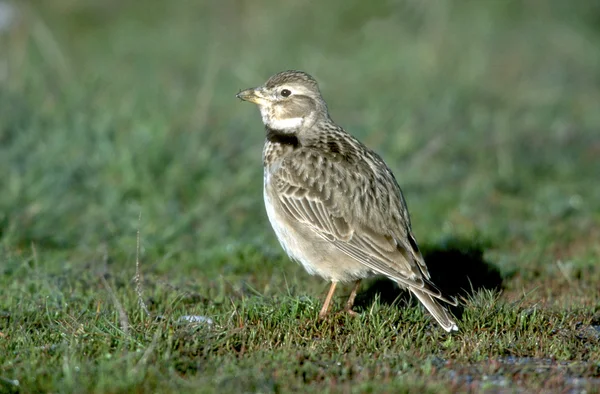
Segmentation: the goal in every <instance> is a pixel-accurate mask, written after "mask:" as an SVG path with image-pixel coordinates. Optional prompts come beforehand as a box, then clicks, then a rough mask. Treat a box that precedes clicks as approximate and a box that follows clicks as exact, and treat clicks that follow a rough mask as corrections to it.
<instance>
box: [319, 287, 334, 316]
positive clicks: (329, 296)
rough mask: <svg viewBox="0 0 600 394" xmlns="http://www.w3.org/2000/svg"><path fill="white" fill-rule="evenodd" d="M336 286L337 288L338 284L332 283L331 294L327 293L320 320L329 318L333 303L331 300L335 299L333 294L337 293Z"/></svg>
mask: <svg viewBox="0 0 600 394" xmlns="http://www.w3.org/2000/svg"><path fill="white" fill-rule="evenodd" d="M335 286H337V282H331V287H329V293H327V297H325V302H324V303H323V307H322V308H321V312H319V318H320V319H324V318H325V316H327V311H328V310H329V304H330V303H331V299H332V298H333V293H335Z"/></svg>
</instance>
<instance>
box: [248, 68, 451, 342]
mask: <svg viewBox="0 0 600 394" xmlns="http://www.w3.org/2000/svg"><path fill="white" fill-rule="evenodd" d="M236 96H237V97H238V98H239V99H241V100H243V101H248V102H251V103H254V104H257V105H258V108H259V110H260V114H261V117H262V121H263V123H264V126H265V131H266V140H265V144H264V147H263V155H262V159H263V166H264V186H263V195H264V201H265V208H266V211H267V216H268V218H269V221H270V223H271V226H272V227H273V230H274V232H275V234H276V236H277V238H278V240H279V243H280V244H281V246H282V247H283V249H284V250H285V252H286V253H287V255H288V256H289V257H290V258H291V259H292V260H295V261H296V262H299V263H300V264H301V265H302V266H303V267H304V268H305V270H306V271H307V272H308V273H309V274H311V275H317V276H320V277H321V278H323V279H325V280H327V281H329V282H331V285H330V287H329V291H328V293H327V296H326V298H325V301H324V302H323V306H322V308H321V310H320V312H319V317H320V318H321V319H324V318H325V317H326V316H327V315H328V311H329V306H330V303H331V300H332V297H333V295H334V293H335V289H336V286H337V284H338V283H340V282H341V283H348V282H354V286H353V287H352V291H351V293H350V296H349V298H348V301H347V302H346V306H345V310H346V311H347V312H348V313H349V314H351V315H356V314H357V313H356V312H354V311H353V309H352V308H353V306H354V301H355V298H356V294H357V292H358V290H359V288H360V283H361V280H362V279H364V278H369V277H372V276H377V275H383V276H385V277H387V278H389V279H391V280H392V281H394V282H396V283H397V284H398V285H399V286H400V287H401V288H404V289H408V290H409V291H410V292H411V293H412V294H414V295H415V296H416V297H417V298H418V299H419V300H420V301H421V303H422V304H423V305H424V306H425V308H426V309H427V310H428V311H429V312H430V313H431V315H432V316H433V317H434V318H435V320H436V321H437V322H438V323H439V324H440V326H441V327H442V328H443V329H444V330H446V331H447V332H451V331H457V330H458V325H457V324H456V322H455V321H454V318H453V317H452V315H451V314H450V313H449V312H448V310H447V309H446V308H445V307H444V306H443V305H442V304H441V303H440V302H443V303H446V304H450V305H454V306H456V305H457V302H456V300H454V299H452V300H451V299H449V298H447V297H445V296H444V295H443V294H442V292H441V291H440V289H439V288H438V287H436V286H435V284H433V283H432V281H431V277H430V274H429V271H428V269H427V265H426V264H425V260H424V259H423V256H422V254H421V252H420V251H419V247H418V245H417V241H416V239H415V236H414V234H413V231H412V228H411V222H410V217H409V212H408V209H407V205H406V201H405V199H404V196H403V194H402V191H401V189H400V186H399V185H398V182H397V181H396V178H395V176H394V174H393V173H392V171H391V170H390V168H389V167H388V166H387V165H386V163H385V162H384V161H383V159H382V158H381V157H380V156H379V155H378V154H376V153H375V152H374V151H372V150H370V149H369V148H367V147H366V146H365V145H363V144H362V143H361V142H360V141H359V140H358V139H356V138H355V137H353V136H352V135H351V134H349V133H348V132H346V131H345V130H344V129H343V128H342V127H341V126H339V125H338V124H336V123H335V122H334V121H333V120H332V119H331V116H330V115H329V110H328V108H327V104H326V102H325V100H324V99H323V97H322V95H321V91H320V89H319V86H318V84H317V81H316V80H315V79H314V78H313V77H312V76H310V75H309V74H307V73H305V72H303V71H297V70H288V71H283V72H279V73H277V74H275V75H273V76H271V77H270V78H269V79H268V80H267V81H266V83H264V84H263V85H261V86H258V87H256V88H250V89H246V90H243V91H240V92H238V93H237V95H236Z"/></svg>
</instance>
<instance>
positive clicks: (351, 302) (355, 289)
mask: <svg viewBox="0 0 600 394" xmlns="http://www.w3.org/2000/svg"><path fill="white" fill-rule="evenodd" d="M361 280H362V279H359V280H357V281H356V282H355V283H354V287H353V288H352V291H351V292H350V297H348V302H346V312H348V313H349V314H350V315H352V316H356V315H358V313H356V312H354V311H353V310H352V307H353V306H354V299H355V298H356V293H357V292H358V289H359V288H360V281H361Z"/></svg>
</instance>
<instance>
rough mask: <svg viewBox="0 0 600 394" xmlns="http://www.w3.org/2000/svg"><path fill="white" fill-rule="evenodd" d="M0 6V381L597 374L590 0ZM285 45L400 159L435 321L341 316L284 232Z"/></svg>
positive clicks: (363, 382) (473, 386)
mask: <svg viewBox="0 0 600 394" xmlns="http://www.w3.org/2000/svg"><path fill="white" fill-rule="evenodd" d="M0 4H2V6H1V7H0V190H1V191H2V192H1V193H0V273H1V275H0V392H8V393H17V392H23V393H28V392H76V393H81V392H97V393H114V392H290V391H315V392H328V391H329V392H404V391H412V392H450V391H469V390H471V391H477V392H481V391H488V392H531V391H540V390H542V391H547V392H550V391H561V392H584V391H586V392H588V393H589V392H598V391H599V389H598V387H600V361H599V360H600V286H599V285H598V284H599V283H600V264H599V260H600V242H599V240H600V182H598V180H599V176H600V160H599V158H600V111H599V110H598V108H600V90H599V89H598V86H600V71H599V70H600V46H599V45H597V43H598V41H599V40H600V22H599V21H600V7H599V6H598V5H597V2H594V1H591V0H590V1H584V0H582V1H578V2H570V3H568V4H567V3H566V2H562V1H558V0H548V1H545V2H535V1H530V2H516V1H504V2H499V1H495V2H491V1H489V2H481V1H479V2H477V1H464V2H454V1H450V0H435V1H433V0H432V1H411V0H396V1H388V2H381V3H379V4H378V5H375V4H368V3H367V2H360V1H342V0H339V1H338V0H336V1H332V2H328V3H327V4H320V3H317V2H295V3H292V2H287V3H286V2H276V1H268V0H257V1H252V2H250V1H240V0H237V1H233V0H227V1H220V2H200V1H198V2H191V1H184V0H177V1H171V2H164V1H158V0H148V1H145V2H143V3H142V2H135V1H116V0H109V1H104V2H94V1H91V0H80V1H73V0H54V1H52V2H36V1H28V2H6V1H3V2H2V3H0ZM285 69H301V70H304V71H307V72H309V73H311V74H313V75H314V76H315V77H316V78H317V80H318V81H320V85H321V90H322V92H323V95H324V97H325V99H326V100H327V102H328V104H329V107H330V112H331V114H332V117H333V119H334V120H335V121H337V122H338V123H340V124H341V125H343V126H344V127H345V128H346V129H347V130H349V131H350V132H351V133H352V134H354V135H355V136H357V137H358V138H360V139H361V140H363V141H364V142H365V143H366V144H367V145H368V146H369V147H370V148H372V149H374V150H376V151H377V152H379V153H380V154H381V155H382V156H383V158H384V159H385V160H386V161H387V163H388V164H389V166H390V167H391V168H392V170H393V171H394V172H395V174H396V177H397V179H398V181H399V183H400V184H401V186H402V187H403V190H404V194H405V197H406V199H407V201H408V205H409V209H410V211H411V214H412V221H413V228H414V231H415V234H416V237H417V239H418V241H419V243H420V245H421V246H422V249H423V251H424V254H425V258H426V260H427V262H428V264H429V266H430V267H431V271H432V275H433V278H434V281H435V282H437V283H439V285H440V286H441V287H442V288H443V289H444V290H445V291H446V292H448V293H449V294H452V295H455V296H457V297H458V298H459V299H460V301H461V305H460V306H459V307H458V308H456V309H454V310H453V312H454V313H455V315H456V316H457V320H458V323H459V326H460V331H459V332H457V333H453V334H447V333H445V332H444V331H443V330H441V329H440V327H438V326H437V325H436V324H435V322H434V321H433V320H432V319H431V317H430V316H429V315H428V314H427V313H426V311H424V310H423V308H422V307H420V306H419V305H418V303H417V302H415V300H414V299H410V297H407V296H406V294H404V293H402V292H401V291H400V290H398V289H397V288H395V287H394V285H393V284H392V283H390V282H389V281H386V280H384V279H373V280H370V281H367V282H366V283H365V284H364V285H363V287H362V290H361V292H360V293H359V297H358V299H357V308H356V310H357V311H358V312H359V315H358V316H357V317H352V316H349V315H347V314H344V313H341V312H340V313H335V312H336V311H340V310H342V309H343V302H344V298H345V296H347V294H348V292H349V290H350V288H349V287H348V286H346V287H345V288H344V287H342V288H341V289H339V290H338V293H337V296H336V299H335V304H334V313H333V314H332V315H331V316H330V317H329V318H328V319H326V320H324V321H320V320H318V319H317V314H318V311H319V309H320V306H321V302H322V300H323V297H324V295H325V292H326V289H327V286H328V284H327V283H325V282H324V281H322V280H321V279H319V278H316V277H311V276H309V275H307V274H306V273H305V272H304V271H303V270H302V268H301V267H300V266H298V265H297V264H295V263H292V262H290V261H289V260H288V258H287V257H286V256H285V254H284V253H283V251H282V250H281V248H280V247H279V245H278V244H277V241H276V239H275V237H274V234H273V233H272V231H271V229H270V227H269V224H268V220H267V218H266V214H265V212H264V209H263V206H262V204H263V202H262V166H261V159H260V155H261V147H262V142H263V139H264V134H263V133H264V132H263V128H262V125H261V121H260V116H259V114H258V111H257V110H256V108H255V107H254V106H252V105H249V104H246V103H240V102H239V101H238V100H236V99H235V94H236V93H237V92H238V91H239V90H240V89H243V88H247V87H251V86H256V85H258V84H261V83H262V82H264V81H265V80H266V79H267V78H268V77H269V76H270V75H272V74H274V73H275V72H278V71H281V70H285Z"/></svg>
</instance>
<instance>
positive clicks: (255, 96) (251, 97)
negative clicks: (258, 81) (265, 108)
mask: <svg viewBox="0 0 600 394" xmlns="http://www.w3.org/2000/svg"><path fill="white" fill-rule="evenodd" d="M235 97H237V98H239V99H242V100H244V101H249V102H251V103H254V104H258V105H267V104H268V101H269V100H268V99H267V98H266V97H265V95H264V94H263V90H262V89H261V88H252V89H246V90H242V91H241V92H239V93H238V94H236V95H235Z"/></svg>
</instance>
